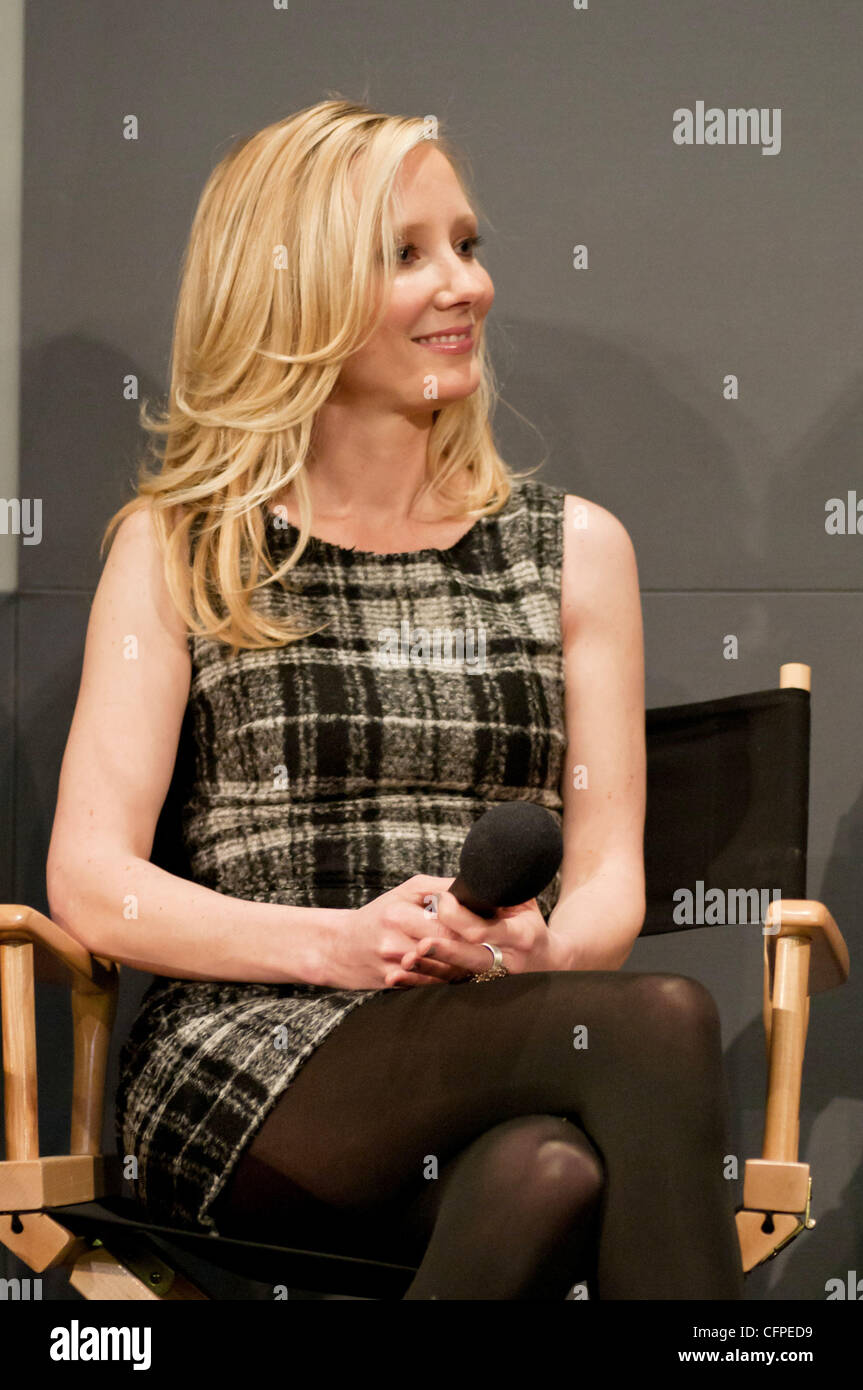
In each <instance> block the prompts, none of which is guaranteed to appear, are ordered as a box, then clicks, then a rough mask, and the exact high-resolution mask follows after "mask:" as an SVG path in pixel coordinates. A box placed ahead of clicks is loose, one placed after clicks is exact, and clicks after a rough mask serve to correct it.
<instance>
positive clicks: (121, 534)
mask: <svg viewBox="0 0 863 1390" xmlns="http://www.w3.org/2000/svg"><path fill="white" fill-rule="evenodd" d="M171 515H172V514H170V513H169V518H170V517H171ZM170 524H171V521H170V519H169V525H170ZM99 587H100V590H102V591H103V592H104V593H105V597H106V598H107V601H108V603H109V604H110V605H111V606H112V607H113V606H116V605H117V603H118V602H120V603H122V604H123V606H124V607H125V606H128V609H129V610H130V611H131V610H134V611H135V613H136V616H138V617H140V615H141V613H142V611H143V612H146V613H147V614H148V615H149V617H150V620H151V621H154V622H155V623H156V625H157V626H158V627H159V628H161V629H162V630H163V631H164V633H165V635H166V637H168V638H169V639H172V640H173V642H174V643H175V645H176V646H177V647H178V648H179V649H180V650H183V651H185V650H186V645H187V643H186V628H185V624H184V623H183V621H182V619H181V617H180V615H179V613H178V611H177V608H176V606H175V604H174V601H173V599H172V598H171V594H170V590H169V588H168V583H167V579H166V576H165V564H164V559H163V556H162V548H161V546H160V544H159V538H158V535H157V534H156V527H155V523H154V520H153V514H152V509H151V508H150V506H149V505H146V504H145V505H143V506H140V507H138V508H136V509H135V510H134V511H132V512H129V513H128V515H127V516H125V517H124V518H123V520H122V521H121V522H120V524H119V526H118V527H117V529H116V531H115V532H114V535H113V537H112V539H111V546H110V550H109V552H108V556H107V559H106V561H105V566H104V570H103V573H102V580H101V582H100V586H99ZM99 597H102V594H100V595H99Z"/></svg>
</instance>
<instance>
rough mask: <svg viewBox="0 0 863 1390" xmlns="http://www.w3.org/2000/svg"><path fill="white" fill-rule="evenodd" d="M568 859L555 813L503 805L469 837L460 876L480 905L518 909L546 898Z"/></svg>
mask: <svg viewBox="0 0 863 1390" xmlns="http://www.w3.org/2000/svg"><path fill="white" fill-rule="evenodd" d="M562 858H563V836H562V835H561V833H560V826H559V825H558V822H557V820H556V819H555V817H554V816H553V815H552V813H551V812H550V811H547V810H546V809H545V807H544V806H537V805H536V804H535V802H532V801H501V802H498V803H497V804H496V805H495V806H492V807H490V808H489V810H488V811H485V812H484V813H483V815H481V816H480V818H479V820H477V821H475V822H474V824H473V825H472V826H471V828H470V830H469V831H468V834H467V838H466V839H465V842H464V844H463V846H462V851H461V858H460V859H459V876H460V878H461V879H462V881H463V882H464V883H465V884H466V886H467V887H468V889H469V890H470V892H471V894H472V895H473V896H474V898H476V899H477V900H478V901H480V902H484V903H488V904H489V905H490V906H493V907H515V906H516V904H518V903H525V902H529V901H530V899H531V898H535V897H536V896H537V895H538V894H539V893H541V892H542V890H543V888H545V887H546V885H547V884H548V883H550V882H551V880H552V879H553V878H554V876H555V874H556V873H557V871H558V869H559V867H560V862H561V860H562Z"/></svg>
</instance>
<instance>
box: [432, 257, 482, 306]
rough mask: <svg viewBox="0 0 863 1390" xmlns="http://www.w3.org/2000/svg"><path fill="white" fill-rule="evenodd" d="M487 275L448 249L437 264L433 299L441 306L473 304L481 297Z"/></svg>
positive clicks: (480, 268) (477, 266)
mask: <svg viewBox="0 0 863 1390" xmlns="http://www.w3.org/2000/svg"><path fill="white" fill-rule="evenodd" d="M487 274H488V272H487V271H485V270H484V269H483V268H482V267H481V266H480V265H479V264H478V263H477V262H476V261H470V260H465V258H464V256H459V255H458V254H457V253H456V252H455V251H453V250H452V249H450V251H449V252H448V254H447V255H445V256H444V257H442V259H441V261H440V262H439V270H438V274H437V286H436V289H435V295H434V297H435V299H436V300H440V302H441V303H442V304H445V305H451V304H454V303H455V304H462V303H468V304H474V303H476V302H477V301H478V300H479V299H480V298H481V296H482V293H483V290H484V289H485V287H486V284H487Z"/></svg>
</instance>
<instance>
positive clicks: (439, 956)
mask: <svg viewBox="0 0 863 1390" xmlns="http://www.w3.org/2000/svg"><path fill="white" fill-rule="evenodd" d="M415 954H416V956H417V959H419V960H420V961H424V960H425V959H427V958H429V957H431V958H432V959H433V960H434V961H440V962H441V963H442V964H445V965H450V966H454V967H456V968H457V969H458V971H459V972H460V974H461V975H462V976H463V975H465V974H471V975H477V974H480V973H481V972H482V971H484V970H487V969H488V967H489V953H488V951H487V950H486V949H485V947H484V946H481V947H476V946H471V945H469V944H468V943H467V942H464V941H449V940H447V939H446V938H445V937H440V936H438V937H435V938H434V940H433V941H424V942H422V941H421V942H420V943H419V946H418V947H417V950H416V952H415ZM408 955H410V953H408ZM406 959H407V956H405V957H403V958H402V964H403V965H404V964H405V960H406ZM423 968H426V967H425V966H424V967H423ZM428 968H430V967H428Z"/></svg>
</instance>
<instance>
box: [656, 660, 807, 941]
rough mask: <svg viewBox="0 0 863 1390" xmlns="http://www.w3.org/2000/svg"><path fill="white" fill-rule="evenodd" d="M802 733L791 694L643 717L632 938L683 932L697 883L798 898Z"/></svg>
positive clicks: (802, 844) (802, 841)
mask: <svg viewBox="0 0 863 1390" xmlns="http://www.w3.org/2000/svg"><path fill="white" fill-rule="evenodd" d="M809 732H810V694H809V691H808V690H802V689H798V688H796V687H789V688H783V689H778V690H761V691H756V692H754V693H751V694H748V695H732V696H730V697H728V698H726V699H720V700H702V701H699V702H698V703H695V704H686V705H667V706H664V707H662V708H656V709H649V710H648V711H647V714H646V734H647V815H646V819H645V828H644V863H645V876H646V887H647V915H646V918H645V923H644V926H643V928H642V931H641V935H642V936H654V935H657V934H658V933H660V932H670V931H685V930H686V929H687V927H688V926H690V924H689V923H686V922H676V921H675V915H678V916H681V915H683V914H682V913H681V912H680V902H681V890H684V891H687V890H688V891H690V892H691V893H692V894H693V895H694V896H695V895H697V893H698V887H697V885H698V884H699V882H700V883H701V884H702V885H703V887H702V892H703V894H704V895H705V896H706V894H707V893H708V892H709V890H710V889H719V890H721V891H722V892H723V893H724V894H728V893H729V892H730V891H732V890H740V891H746V890H752V889H757V890H759V891H762V890H767V892H768V893H769V894H770V897H771V898H772V897H773V896H775V895H776V893H777V891H778V892H779V893H781V896H782V897H783V898H805V897H806V849H807V831H808V819H809V818H808V808H809ZM675 895H677V896H676V897H675ZM694 925H701V924H699V923H695V924H694Z"/></svg>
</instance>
